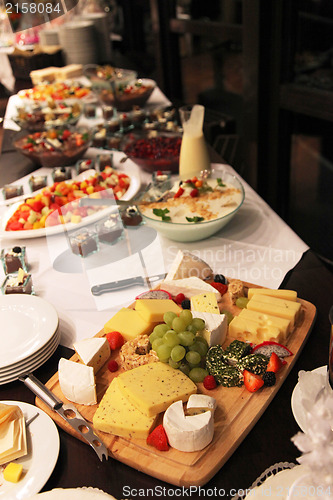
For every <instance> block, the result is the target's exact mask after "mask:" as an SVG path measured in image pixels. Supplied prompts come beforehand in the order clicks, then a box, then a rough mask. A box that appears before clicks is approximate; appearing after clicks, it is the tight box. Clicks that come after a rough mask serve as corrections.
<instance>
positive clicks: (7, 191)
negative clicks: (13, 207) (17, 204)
mask: <svg viewBox="0 0 333 500" xmlns="http://www.w3.org/2000/svg"><path fill="white" fill-rule="evenodd" d="M2 192H3V197H4V199H5V200H10V199H11V198H16V196H21V195H22V194H23V186H21V185H18V184H7V185H6V186H4V187H3V190H2Z"/></svg>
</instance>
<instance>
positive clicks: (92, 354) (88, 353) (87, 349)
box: [73, 337, 111, 374]
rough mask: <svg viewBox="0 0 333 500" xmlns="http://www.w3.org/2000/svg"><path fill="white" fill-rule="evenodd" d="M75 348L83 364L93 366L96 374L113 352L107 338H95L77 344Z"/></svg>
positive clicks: (74, 345)
mask: <svg viewBox="0 0 333 500" xmlns="http://www.w3.org/2000/svg"><path fill="white" fill-rule="evenodd" d="M73 347H74V349H75V351H76V353H77V355H78V356H79V358H80V359H81V361H82V363H84V364H85V365H87V366H92V367H93V369H94V373H95V374H96V373H97V372H98V370H99V369H100V368H102V366H103V365H104V363H106V361H107V360H108V359H109V357H110V354H111V350H110V344H109V342H108V341H107V339H106V338H103V337H93V338H91V339H84V340H80V341H79V342H75V343H74V344H73Z"/></svg>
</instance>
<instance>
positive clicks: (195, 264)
mask: <svg viewBox="0 0 333 500" xmlns="http://www.w3.org/2000/svg"><path fill="white" fill-rule="evenodd" d="M213 275H214V273H213V270H212V268H211V267H210V266H209V265H208V264H206V262H204V261H203V260H202V259H200V258H199V257H197V256H196V255H193V254H192V253H190V252H187V251H186V250H178V253H177V255H176V257H175V260H174V261H173V263H172V264H171V267H170V270H169V272H168V274H167V275H166V278H165V279H166V281H170V280H179V279H184V278H190V277H191V276H196V277H197V278H201V279H203V280H204V279H207V278H212V277H213Z"/></svg>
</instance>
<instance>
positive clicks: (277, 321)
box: [238, 308, 291, 339]
mask: <svg viewBox="0 0 333 500" xmlns="http://www.w3.org/2000/svg"><path fill="white" fill-rule="evenodd" d="M238 316H239V317H241V318H244V319H249V320H252V321H257V322H259V323H261V324H264V325H265V324H268V325H273V326H277V327H278V328H279V329H280V330H281V332H282V333H283V336H284V338H285V339H286V338H287V337H288V335H289V333H290V331H291V324H290V320H289V319H286V318H279V317H278V316H272V315H271V314H264V313H260V312H258V311H252V310H251V309H247V308H244V309H242V310H241V312H240V313H239V315H238Z"/></svg>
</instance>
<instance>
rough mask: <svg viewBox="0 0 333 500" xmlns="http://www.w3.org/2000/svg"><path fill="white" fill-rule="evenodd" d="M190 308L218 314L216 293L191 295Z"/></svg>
mask: <svg viewBox="0 0 333 500" xmlns="http://www.w3.org/2000/svg"><path fill="white" fill-rule="evenodd" d="M191 310H192V311H199V312H200V311H201V312H207V313H215V314H220V309H219V306H218V304H217V298H216V294H215V293H213V292H207V293H200V294H198V295H194V296H193V297H191Z"/></svg>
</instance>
